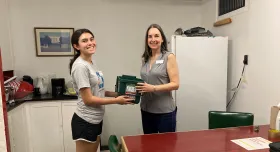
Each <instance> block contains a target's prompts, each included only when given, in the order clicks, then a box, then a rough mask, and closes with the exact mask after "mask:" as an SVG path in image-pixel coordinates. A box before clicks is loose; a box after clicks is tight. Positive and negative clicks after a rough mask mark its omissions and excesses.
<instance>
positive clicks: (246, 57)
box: [243, 55, 248, 65]
mask: <svg viewBox="0 0 280 152" xmlns="http://www.w3.org/2000/svg"><path fill="white" fill-rule="evenodd" d="M243 64H245V65H248V55H244V59H243Z"/></svg>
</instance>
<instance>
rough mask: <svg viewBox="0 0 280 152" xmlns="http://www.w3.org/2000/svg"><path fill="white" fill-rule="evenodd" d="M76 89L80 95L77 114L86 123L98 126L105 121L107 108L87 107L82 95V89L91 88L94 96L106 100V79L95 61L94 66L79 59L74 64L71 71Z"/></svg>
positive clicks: (101, 106)
mask: <svg viewBox="0 0 280 152" xmlns="http://www.w3.org/2000/svg"><path fill="white" fill-rule="evenodd" d="M71 77H72V80H73V85H74V89H75V90H76V92H77V93H78V103H77V110H76V114H77V115H78V116H79V117H81V118H83V119H84V120H85V121H87V122H89V123H92V124H98V123H100V122H101V121H102V120H103V116H104V112H105V106H104V105H93V106H87V105H85V103H84V101H83V99H82V97H81V95H80V91H79V90H80V89H81V88H90V89H91V92H92V94H93V95H94V96H97V97H100V98H104V97H105V89H104V78H103V74H102V72H101V71H99V70H98V68H97V65H96V64H95V62H94V61H92V64H91V63H89V62H87V61H85V60H84V59H82V58H81V57H78V58H77V59H76V60H75V62H74V63H73V66H72V70H71Z"/></svg>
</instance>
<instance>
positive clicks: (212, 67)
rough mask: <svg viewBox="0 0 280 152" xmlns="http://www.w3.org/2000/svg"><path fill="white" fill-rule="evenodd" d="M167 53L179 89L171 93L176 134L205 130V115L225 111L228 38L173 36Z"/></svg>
mask: <svg viewBox="0 0 280 152" xmlns="http://www.w3.org/2000/svg"><path fill="white" fill-rule="evenodd" d="M171 50H172V52H173V53H174V54H175V55H176V59H177V64H178V67H179V79H180V83H179V84H180V87H179V89H178V90H177V91H173V97H174V99H175V102H176V105H177V108H178V111H177V131H189V130H204V129H208V111H210V110H219V111H220V110H222V111H225V110H226V103H227V67H228V37H185V36H178V35H176V36H175V35H174V36H172V38H171Z"/></svg>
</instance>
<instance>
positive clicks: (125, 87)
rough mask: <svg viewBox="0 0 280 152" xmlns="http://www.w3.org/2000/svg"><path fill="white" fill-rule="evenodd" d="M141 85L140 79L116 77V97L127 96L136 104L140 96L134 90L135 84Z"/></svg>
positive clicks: (125, 76) (128, 76) (123, 76)
mask: <svg viewBox="0 0 280 152" xmlns="http://www.w3.org/2000/svg"><path fill="white" fill-rule="evenodd" d="M141 82H142V83H143V82H144V81H143V80H142V79H139V78H136V76H130V75H122V76H117V80H116V85H115V92H117V93H118V96H121V95H127V96H129V97H130V98H132V99H134V100H133V101H132V102H133V103H134V104H138V103H139V102H140V98H141V94H140V93H139V91H137V90H136V88H135V86H136V85H137V83H141Z"/></svg>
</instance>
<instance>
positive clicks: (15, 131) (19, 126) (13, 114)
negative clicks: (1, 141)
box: [8, 105, 28, 152]
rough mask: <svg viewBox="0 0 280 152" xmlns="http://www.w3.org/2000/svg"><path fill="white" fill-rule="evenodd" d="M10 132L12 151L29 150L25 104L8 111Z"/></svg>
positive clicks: (22, 151) (24, 151)
mask: <svg viewBox="0 0 280 152" xmlns="http://www.w3.org/2000/svg"><path fill="white" fill-rule="evenodd" d="M8 119H9V132H10V138H11V139H10V141H11V151H12V152H28V149H27V148H28V138H27V137H28V134H27V128H26V121H25V120H26V119H25V111H24V105H20V106H19V107H17V108H15V109H13V110H12V111H10V112H8Z"/></svg>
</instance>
